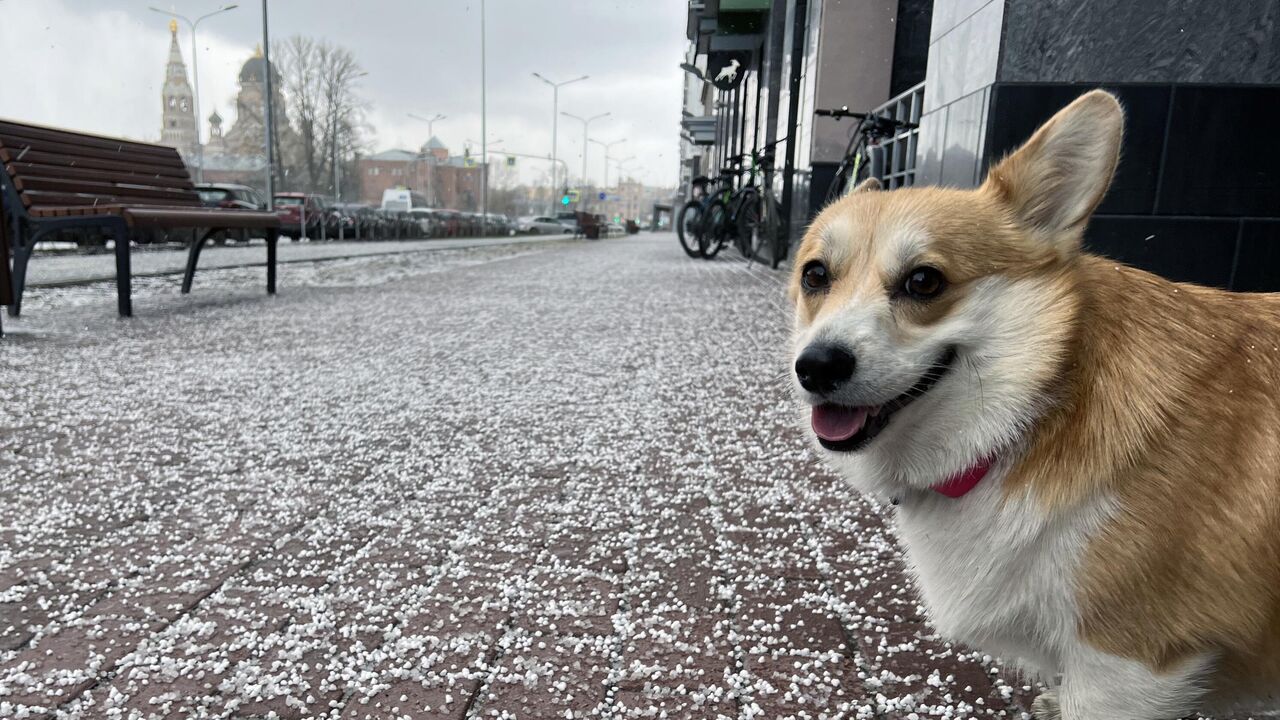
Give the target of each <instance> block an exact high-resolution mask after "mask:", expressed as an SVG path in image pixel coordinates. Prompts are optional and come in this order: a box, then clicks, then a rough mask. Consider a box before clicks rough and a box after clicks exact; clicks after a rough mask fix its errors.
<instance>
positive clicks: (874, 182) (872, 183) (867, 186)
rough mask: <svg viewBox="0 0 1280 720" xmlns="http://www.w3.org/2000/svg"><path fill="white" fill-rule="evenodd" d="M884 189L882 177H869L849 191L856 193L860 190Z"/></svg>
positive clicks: (852, 193)
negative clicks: (881, 181) (881, 182)
mask: <svg viewBox="0 0 1280 720" xmlns="http://www.w3.org/2000/svg"><path fill="white" fill-rule="evenodd" d="M883 189H884V185H881V184H880V178H877V177H869V178H867V179H866V180H863V181H862V182H860V183H858V184H857V185H854V186H853V189H852V190H850V191H849V194H850V195H854V194H857V193H860V192H871V191H873V190H883Z"/></svg>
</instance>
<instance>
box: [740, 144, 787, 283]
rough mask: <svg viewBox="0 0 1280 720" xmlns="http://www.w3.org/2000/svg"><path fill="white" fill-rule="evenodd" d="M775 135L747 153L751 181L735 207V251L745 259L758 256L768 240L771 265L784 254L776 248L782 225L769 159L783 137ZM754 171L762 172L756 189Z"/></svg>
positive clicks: (752, 258)
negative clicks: (764, 144) (736, 242)
mask: <svg viewBox="0 0 1280 720" xmlns="http://www.w3.org/2000/svg"><path fill="white" fill-rule="evenodd" d="M785 139H786V138H779V139H777V140H775V141H773V142H771V143H769V144H768V145H766V146H765V147H764V148H762V149H761V150H760V151H758V152H754V153H752V154H751V160H752V170H751V177H752V183H751V185H749V186H748V187H747V188H743V190H744V191H746V190H750V193H744V197H743V201H742V203H741V204H740V205H738V206H737V208H738V209H737V213H736V216H737V217H736V221H737V225H738V232H737V237H738V238H739V241H740V243H741V244H740V245H739V250H740V251H741V252H742V254H743V256H744V257H746V258H747V259H748V260H754V259H756V258H757V257H759V255H760V249H761V247H762V246H763V244H764V243H765V242H766V241H768V242H770V243H771V244H772V247H771V248H770V250H771V258H770V260H771V263H772V266H773V267H774V268H777V267H778V264H779V263H781V262H782V258H783V257H784V256H785V255H786V253H785V250H783V249H780V247H779V245H780V243H779V241H780V240H782V239H783V238H782V228H783V227H784V226H783V224H782V218H781V217H780V215H781V205H780V204H779V203H778V200H777V198H776V197H775V196H774V194H773V160H774V148H775V146H776V145H777V144H778V143H780V142H782V141H783V140H785ZM757 170H758V171H759V172H760V173H761V174H762V175H763V183H762V185H761V189H759V190H758V189H756V187H755V185H754V179H755V173H756V172H757Z"/></svg>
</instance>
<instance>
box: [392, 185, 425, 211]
mask: <svg viewBox="0 0 1280 720" xmlns="http://www.w3.org/2000/svg"><path fill="white" fill-rule="evenodd" d="M425 207H427V199H426V198H424V197H422V196H421V195H419V194H418V193H416V192H413V191H412V190H410V189H408V188H391V189H390V190H383V191H382V209H383V210H391V211H392V212H409V211H410V210H413V209H414V208H425Z"/></svg>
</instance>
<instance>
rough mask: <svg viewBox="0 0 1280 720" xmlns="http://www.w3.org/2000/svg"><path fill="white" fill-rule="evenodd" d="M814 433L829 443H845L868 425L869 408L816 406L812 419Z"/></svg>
mask: <svg viewBox="0 0 1280 720" xmlns="http://www.w3.org/2000/svg"><path fill="white" fill-rule="evenodd" d="M811 423H812V425H813V431H814V432H815V433H817V435H818V437H820V438H822V439H823V440H826V441H827V442H843V441H845V440H848V439H849V438H851V437H853V436H854V435H857V434H858V431H859V430H861V429H862V426H863V425H866V424H867V408H865V407H860V408H851V407H843V406H840V405H815V406H814V407H813V417H812V418H811Z"/></svg>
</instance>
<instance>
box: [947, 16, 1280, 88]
mask: <svg viewBox="0 0 1280 720" xmlns="http://www.w3.org/2000/svg"><path fill="white" fill-rule="evenodd" d="M939 1H940V2H941V1H942V0H939ZM1004 21H1005V24H1004V28H1005V31H1004V36H1003V48H1002V50H1001V58H1000V69H999V75H998V78H999V80H1001V81H1005V82H1062V81H1064V80H1088V81H1090V82H1098V83H1105V82H1130V83H1133V82H1157V83H1172V82H1178V83H1231V84H1262V83H1277V82H1280V33H1278V31H1280V0H1006V1H1005V10H1004Z"/></svg>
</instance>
